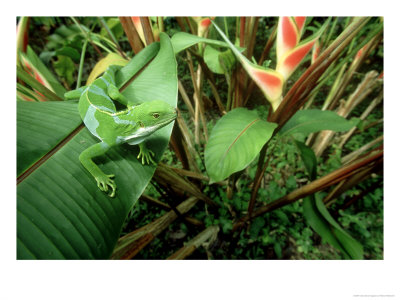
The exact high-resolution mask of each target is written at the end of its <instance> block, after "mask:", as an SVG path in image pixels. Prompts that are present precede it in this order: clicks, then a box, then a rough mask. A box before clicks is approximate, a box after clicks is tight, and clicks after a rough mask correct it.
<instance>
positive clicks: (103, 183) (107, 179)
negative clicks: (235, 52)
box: [96, 174, 117, 197]
mask: <svg viewBox="0 0 400 300" xmlns="http://www.w3.org/2000/svg"><path fill="white" fill-rule="evenodd" d="M114 176H115V175H114V174H110V175H105V174H104V176H98V177H96V181H97V186H98V187H99V189H100V190H101V191H103V192H108V187H110V188H111V192H110V194H109V196H110V197H114V196H115V190H116V189H117V185H116V184H115V182H114V180H112V179H111V178H113V177H114Z"/></svg>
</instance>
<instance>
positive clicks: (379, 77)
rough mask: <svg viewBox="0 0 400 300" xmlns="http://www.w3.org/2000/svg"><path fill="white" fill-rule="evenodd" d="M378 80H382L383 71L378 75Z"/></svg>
mask: <svg viewBox="0 0 400 300" xmlns="http://www.w3.org/2000/svg"><path fill="white" fill-rule="evenodd" d="M378 79H383V71H382V73H381V74H379V76H378Z"/></svg>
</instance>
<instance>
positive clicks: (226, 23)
mask: <svg viewBox="0 0 400 300" xmlns="http://www.w3.org/2000/svg"><path fill="white" fill-rule="evenodd" d="M224 28H225V35H226V36H227V37H228V39H229V31H228V22H227V20H226V17H224Z"/></svg>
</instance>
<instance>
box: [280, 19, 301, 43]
mask: <svg viewBox="0 0 400 300" xmlns="http://www.w3.org/2000/svg"><path fill="white" fill-rule="evenodd" d="M282 37H283V39H284V40H283V42H284V43H285V45H286V47H288V48H290V49H291V48H293V47H295V46H296V44H297V42H298V35H297V32H296V28H295V27H294V26H293V22H291V20H290V17H283V18H282Z"/></svg>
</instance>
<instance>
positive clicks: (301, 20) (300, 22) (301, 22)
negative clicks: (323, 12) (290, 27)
mask: <svg viewBox="0 0 400 300" xmlns="http://www.w3.org/2000/svg"><path fill="white" fill-rule="evenodd" d="M294 20H295V22H296V25H297V28H298V29H299V32H301V30H302V29H303V26H304V23H305V22H306V17H294Z"/></svg>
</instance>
